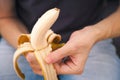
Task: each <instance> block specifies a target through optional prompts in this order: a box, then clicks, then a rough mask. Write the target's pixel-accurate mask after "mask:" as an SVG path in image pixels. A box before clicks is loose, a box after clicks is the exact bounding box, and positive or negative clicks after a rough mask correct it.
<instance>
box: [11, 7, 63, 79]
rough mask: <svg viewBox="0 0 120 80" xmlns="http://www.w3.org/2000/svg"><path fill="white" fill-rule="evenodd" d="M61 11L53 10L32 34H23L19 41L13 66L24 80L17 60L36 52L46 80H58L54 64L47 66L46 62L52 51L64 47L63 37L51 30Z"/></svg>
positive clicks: (35, 27)
mask: <svg viewBox="0 0 120 80" xmlns="http://www.w3.org/2000/svg"><path fill="white" fill-rule="evenodd" d="M59 12H60V10H59V9H58V8H53V9H50V10H48V11H47V12H46V13H45V14H43V15H42V16H41V17H40V18H39V19H38V21H37V22H36V24H35V25H34V27H33V29H32V32H31V34H22V35H21V36H20V37H19V39H18V48H17V50H16V51H15V53H14V56H13V66H14V70H15V72H16V74H17V75H18V76H19V77H20V78H21V79H22V80H24V79H25V76H24V74H23V73H22V72H21V70H20V68H19V65H18V63H17V60H18V58H19V56H20V55H22V54H23V55H24V53H27V52H31V51H32V52H34V55H35V57H36V59H37V61H38V63H39V66H40V68H41V69H42V73H43V76H44V79H45V80H58V78H57V74H56V70H55V69H54V66H53V64H47V63H46V62H45V61H44V58H45V57H46V55H48V54H49V53H50V52H51V51H53V50H55V49H57V48H60V47H62V46H63V45H64V44H60V43H59V42H60V41H61V36H60V35H59V34H56V33H54V32H53V31H52V30H50V28H51V26H52V25H53V24H54V22H55V21H56V20H57V18H58V16H59Z"/></svg>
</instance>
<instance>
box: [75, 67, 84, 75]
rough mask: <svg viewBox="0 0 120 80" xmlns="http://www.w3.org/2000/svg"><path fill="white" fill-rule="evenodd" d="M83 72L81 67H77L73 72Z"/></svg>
mask: <svg viewBox="0 0 120 80" xmlns="http://www.w3.org/2000/svg"><path fill="white" fill-rule="evenodd" d="M82 73H83V69H82V68H77V69H76V70H75V74H82Z"/></svg>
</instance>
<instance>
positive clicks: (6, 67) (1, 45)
mask: <svg viewBox="0 0 120 80" xmlns="http://www.w3.org/2000/svg"><path fill="white" fill-rule="evenodd" d="M14 51H15V49H14V48H12V47H11V46H10V45H9V44H8V43H7V42H6V41H5V40H4V39H1V40H0V80H20V78H19V77H18V76H17V75H16V73H15V71H14V69H13V54H14ZM19 66H20V69H21V70H22V72H23V73H24V74H25V77H26V79H25V80H43V78H42V77H41V76H38V75H35V74H34V73H33V72H32V70H31V68H30V67H29V64H28V63H27V61H26V60H25V58H24V57H23V56H21V57H20V59H19Z"/></svg>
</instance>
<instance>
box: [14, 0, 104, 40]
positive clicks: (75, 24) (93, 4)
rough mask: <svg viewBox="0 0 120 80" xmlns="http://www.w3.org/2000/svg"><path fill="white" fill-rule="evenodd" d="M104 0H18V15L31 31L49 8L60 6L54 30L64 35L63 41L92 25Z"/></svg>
mask: <svg viewBox="0 0 120 80" xmlns="http://www.w3.org/2000/svg"><path fill="white" fill-rule="evenodd" d="M102 1H103V0H16V11H17V14H18V17H19V18H20V19H21V20H22V21H23V23H24V24H25V25H26V26H27V28H28V29H29V31H31V29H32V27H33V25H34V24H35V22H36V21H37V19H38V18H39V17H40V16H41V15H42V14H44V12H46V11H47V10H49V9H51V8H54V7H58V8H60V10H61V12H60V16H59V18H58V20H57V21H56V23H55V24H54V25H53V26H52V29H53V31H55V32H56V33H59V34H61V35H62V37H63V42H66V41H67V40H68V39H69V36H70V34H71V33H72V32H73V31H75V30H78V29H81V28H83V27H84V26H87V25H90V24H92V23H93V22H94V19H95V18H96V16H97V15H98V14H97V13H98V11H99V9H100V8H101V6H102V5H101V4H102Z"/></svg>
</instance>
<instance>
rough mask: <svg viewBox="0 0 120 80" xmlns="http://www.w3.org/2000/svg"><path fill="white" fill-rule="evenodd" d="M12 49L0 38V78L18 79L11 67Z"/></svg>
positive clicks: (1, 79)
mask: <svg viewBox="0 0 120 80" xmlns="http://www.w3.org/2000/svg"><path fill="white" fill-rule="evenodd" d="M13 53H14V49H13V48H12V47H11V46H10V45H8V44H7V43H6V42H5V40H4V39H1V40H0V80H20V79H19V78H18V77H17V75H16V73H15V72H14V69H13V64H12V59H13Z"/></svg>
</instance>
